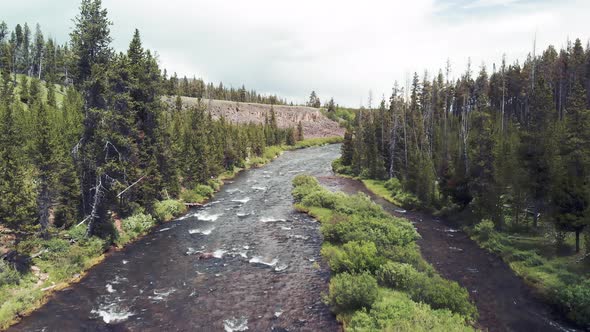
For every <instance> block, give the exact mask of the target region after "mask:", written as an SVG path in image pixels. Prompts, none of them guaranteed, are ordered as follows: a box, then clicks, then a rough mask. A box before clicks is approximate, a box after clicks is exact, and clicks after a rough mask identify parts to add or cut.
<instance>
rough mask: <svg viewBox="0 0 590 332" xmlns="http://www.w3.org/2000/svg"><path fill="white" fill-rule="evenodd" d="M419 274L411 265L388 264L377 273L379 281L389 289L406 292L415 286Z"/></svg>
mask: <svg viewBox="0 0 590 332" xmlns="http://www.w3.org/2000/svg"><path fill="white" fill-rule="evenodd" d="M418 273H419V272H418V271H416V269H414V268H413V267H412V266H411V265H410V264H406V263H396V262H388V263H386V264H385V265H383V266H381V268H380V269H379V270H378V271H377V281H378V282H379V284H381V285H383V286H386V287H389V288H396V289H401V290H405V289H408V288H410V287H412V286H413V285H414V280H415V279H416V278H417V277H418Z"/></svg>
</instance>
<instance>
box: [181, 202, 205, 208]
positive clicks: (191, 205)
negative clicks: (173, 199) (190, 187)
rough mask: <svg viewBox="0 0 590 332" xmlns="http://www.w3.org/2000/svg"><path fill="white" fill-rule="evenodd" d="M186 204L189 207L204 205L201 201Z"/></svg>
mask: <svg viewBox="0 0 590 332" xmlns="http://www.w3.org/2000/svg"><path fill="white" fill-rule="evenodd" d="M184 205H185V206H188V207H202V206H203V204H201V203H184Z"/></svg>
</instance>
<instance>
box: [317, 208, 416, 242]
mask: <svg viewBox="0 0 590 332" xmlns="http://www.w3.org/2000/svg"><path fill="white" fill-rule="evenodd" d="M321 232H322V235H323V236H324V240H326V241H330V242H333V243H337V244H343V243H346V242H350V241H371V242H374V243H375V245H376V246H377V247H378V248H380V249H386V248H388V247H390V246H396V245H400V246H403V245H406V244H409V243H411V242H414V241H415V240H416V239H418V237H419V235H418V233H417V232H416V231H415V230H414V228H413V227H412V225H411V224H409V223H402V222H400V221H399V220H396V218H393V217H389V218H364V217H359V216H357V215H353V216H351V217H350V218H348V219H346V220H345V221H341V222H337V223H326V224H324V225H322V228H321Z"/></svg>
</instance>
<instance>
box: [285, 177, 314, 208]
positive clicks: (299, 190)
mask: <svg viewBox="0 0 590 332" xmlns="http://www.w3.org/2000/svg"><path fill="white" fill-rule="evenodd" d="M320 188H321V187H320V183H319V182H318V180H317V179H316V178H314V177H313V176H310V175H297V176H296V177H295V178H294V179H293V190H292V191H291V194H292V195H293V198H294V199H295V201H297V202H300V201H301V200H302V199H303V198H304V197H306V196H307V195H309V194H311V193H313V192H316V191H318V190H319V189H320Z"/></svg>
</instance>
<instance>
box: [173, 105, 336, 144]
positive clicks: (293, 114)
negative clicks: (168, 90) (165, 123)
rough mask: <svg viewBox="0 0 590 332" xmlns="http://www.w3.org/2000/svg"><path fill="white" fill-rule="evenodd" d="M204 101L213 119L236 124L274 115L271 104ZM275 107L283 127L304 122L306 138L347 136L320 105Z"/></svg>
mask: <svg viewBox="0 0 590 332" xmlns="http://www.w3.org/2000/svg"><path fill="white" fill-rule="evenodd" d="M164 101H165V102H167V103H169V104H173V102H174V99H173V98H171V97H165V98H164ZM182 102H183V104H184V107H192V106H196V105H197V104H198V99H197V98H189V97H182ZM201 104H202V105H204V106H206V107H207V110H208V111H209V112H211V115H212V116H213V118H215V119H217V118H219V117H220V116H221V115H223V116H224V117H225V119H226V120H227V121H230V122H233V123H249V122H253V123H263V122H264V116H265V115H270V107H271V106H270V105H266V104H254V103H239V102H235V101H226V100H209V99H202V100H201ZM273 109H274V111H275V114H276V118H277V124H278V126H279V128H288V127H293V128H296V127H297V124H298V123H299V121H301V124H302V125H303V136H305V138H316V137H332V136H343V135H344V129H343V128H340V126H339V125H338V123H337V122H335V121H332V120H330V119H328V118H327V117H325V116H324V115H323V114H322V113H321V112H320V111H319V109H317V108H311V107H305V106H281V105H275V106H273Z"/></svg>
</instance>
